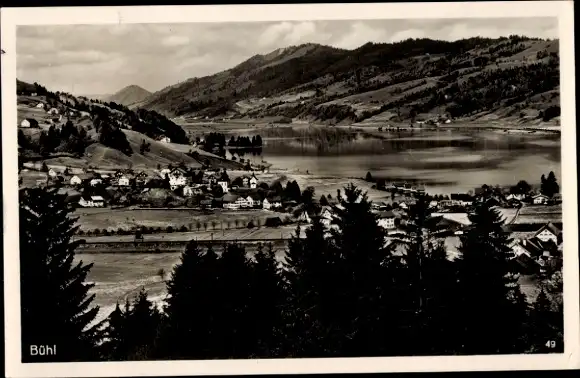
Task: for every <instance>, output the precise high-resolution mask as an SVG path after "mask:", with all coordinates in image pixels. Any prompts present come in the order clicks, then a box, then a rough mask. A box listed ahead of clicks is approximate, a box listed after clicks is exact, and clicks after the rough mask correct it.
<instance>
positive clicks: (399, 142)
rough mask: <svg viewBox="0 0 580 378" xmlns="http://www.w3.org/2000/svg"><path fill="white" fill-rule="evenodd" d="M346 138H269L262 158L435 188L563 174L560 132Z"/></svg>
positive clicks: (290, 165) (281, 165) (295, 166)
mask: <svg viewBox="0 0 580 378" xmlns="http://www.w3.org/2000/svg"><path fill="white" fill-rule="evenodd" d="M350 135H351V136H349V137H348V138H347V139H341V140H337V139H336V138H333V139H332V140H331V141H329V140H327V139H326V138H318V139H315V138H311V137H302V138H286V139H282V138H275V139H265V142H264V147H263V149H262V154H261V156H255V157H249V158H250V159H254V160H255V161H260V160H262V159H264V160H266V161H268V162H269V163H272V164H273V166H274V167H276V168H284V169H290V170H299V171H301V172H306V171H307V170H308V171H309V172H310V173H311V174H316V175H332V176H340V177H363V176H364V175H365V174H366V172H367V171H370V172H371V173H372V174H373V176H374V177H384V178H387V179H394V178H395V177H396V178H402V179H409V180H413V181H424V182H426V183H428V182H432V184H431V185H430V186H431V188H429V185H428V187H427V189H428V190H429V191H432V192H450V191H457V190H462V191H467V190H470V189H473V188H474V187H478V186H481V185H482V184H484V183H487V184H493V185H496V184H498V185H513V184H515V183H516V182H517V181H519V180H526V181H528V182H530V183H532V184H537V183H538V182H539V181H540V176H541V175H542V174H547V173H548V172H549V171H554V173H556V176H557V177H558V178H559V179H560V180H561V176H560V165H561V162H560V135H559V134H545V135H540V134H523V133H522V134H515V133H503V132H497V131H474V132H457V131H454V132H448V131H431V132H428V131H426V132H401V133H386V132H385V133H382V134H381V135H380V136H379V137H377V136H370V135H364V134H361V133H358V134H350Z"/></svg>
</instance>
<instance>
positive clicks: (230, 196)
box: [221, 193, 240, 202]
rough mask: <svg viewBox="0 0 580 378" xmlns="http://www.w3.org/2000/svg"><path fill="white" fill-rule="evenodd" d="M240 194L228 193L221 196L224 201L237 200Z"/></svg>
mask: <svg viewBox="0 0 580 378" xmlns="http://www.w3.org/2000/svg"><path fill="white" fill-rule="evenodd" d="M239 197H240V196H238V195H237V194H232V193H228V194H226V195H225V196H223V197H222V198H221V200H222V201H223V202H235V201H236V200H237V199H238V198H239Z"/></svg>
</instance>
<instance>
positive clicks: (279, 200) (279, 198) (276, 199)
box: [267, 196, 282, 202]
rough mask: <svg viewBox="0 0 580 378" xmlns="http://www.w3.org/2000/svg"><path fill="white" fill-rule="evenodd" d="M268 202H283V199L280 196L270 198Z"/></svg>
mask: <svg viewBox="0 0 580 378" xmlns="http://www.w3.org/2000/svg"><path fill="white" fill-rule="evenodd" d="M267 199H268V202H282V198H281V197H280V196H274V197H268V198H267Z"/></svg>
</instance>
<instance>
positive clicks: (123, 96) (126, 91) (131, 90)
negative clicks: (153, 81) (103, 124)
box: [103, 85, 151, 106]
mask: <svg viewBox="0 0 580 378" xmlns="http://www.w3.org/2000/svg"><path fill="white" fill-rule="evenodd" d="M150 95H151V92H149V91H148V90H146V89H143V88H141V87H140V86H138V85H129V86H127V87H125V88H123V89H121V90H120V91H118V92H117V93H115V94H114V95H111V96H108V97H106V98H104V99H103V101H107V102H115V103H117V104H121V105H125V106H129V105H132V104H135V103H138V102H143V101H144V100H145V99H146V98H147V97H149V96H150Z"/></svg>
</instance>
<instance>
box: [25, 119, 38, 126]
mask: <svg viewBox="0 0 580 378" xmlns="http://www.w3.org/2000/svg"><path fill="white" fill-rule="evenodd" d="M25 119H26V120H27V121H28V122H30V124H35V125H38V121H37V120H35V119H34V118H25Z"/></svg>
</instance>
